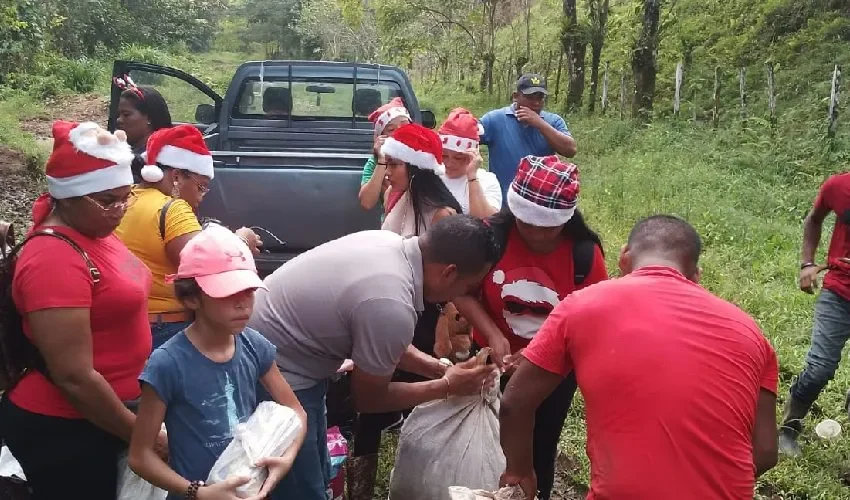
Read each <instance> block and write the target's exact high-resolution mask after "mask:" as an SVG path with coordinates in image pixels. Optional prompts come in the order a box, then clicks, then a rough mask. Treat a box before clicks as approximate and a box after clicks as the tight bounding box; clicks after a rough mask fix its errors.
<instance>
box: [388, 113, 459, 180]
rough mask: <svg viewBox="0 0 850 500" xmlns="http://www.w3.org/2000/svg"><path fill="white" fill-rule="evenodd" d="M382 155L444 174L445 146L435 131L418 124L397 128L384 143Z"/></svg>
mask: <svg viewBox="0 0 850 500" xmlns="http://www.w3.org/2000/svg"><path fill="white" fill-rule="evenodd" d="M381 154H382V155H384V156H389V157H392V158H395V159H396V160H400V161H403V162H405V163H409V164H411V165H413V166H416V167H419V168H421V169H423V170H431V171H433V172H434V173H435V174H438V175H440V174H443V173H444V172H445V171H446V170H445V167H444V166H443V144H442V142H440V136H438V135H437V133H436V132H434V131H433V130H430V129H427V128H425V127H423V126H422V125H419V124H418V123H408V124H407V125H402V126H401V127H399V128H397V129H396V130H395V132H393V135H391V136H390V137H388V138H387V140H386V141H384V145H383V146H381Z"/></svg>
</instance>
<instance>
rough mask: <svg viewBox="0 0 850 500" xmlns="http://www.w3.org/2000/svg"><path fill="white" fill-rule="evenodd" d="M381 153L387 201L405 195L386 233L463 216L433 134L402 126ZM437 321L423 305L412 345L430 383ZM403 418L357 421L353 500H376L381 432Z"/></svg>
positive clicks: (432, 308)
mask: <svg viewBox="0 0 850 500" xmlns="http://www.w3.org/2000/svg"><path fill="white" fill-rule="evenodd" d="M381 154H382V155H383V156H384V157H385V158H386V161H387V165H388V167H387V172H388V175H389V178H390V184H391V186H390V187H389V188H388V189H387V192H386V195H385V196H387V197H388V196H389V194H390V192H393V191H395V192H400V193H402V194H401V197H400V198H399V199H398V201H397V202H396V203H395V204H394V205H393V207H392V209H391V210H390V211H389V213H388V214H387V216H386V218H385V219H384V223H383V226H382V229H384V230H387V231H392V232H394V233H398V234H400V235H402V236H419V235H421V234H423V233H424V232H425V231H426V230H427V229H428V228H429V227H431V226H433V225H434V223H436V222H437V221H438V220H440V219H442V218H443V217H447V216H450V215H453V214H458V213H461V208H460V204H459V203H458V201H457V200H456V199H455V198H454V196H452V194H451V192H450V191H449V190H448V188H447V187H446V185H445V184H443V181H442V180H441V179H440V177H438V174H440V173H443V172H444V169H443V165H442V163H443V147H442V144H441V142H440V138H439V136H438V135H437V134H436V133H435V132H434V131H432V130H429V129H427V128H425V127H423V126H421V125H418V124H415V123H414V124H408V125H403V126H401V127H399V128H398V129H397V130H396V131H395V132H393V134H392V136H390V137H388V138H387V139H386V140H385V141H384V144H383V146H382V147H381ZM439 317H440V310H439V306H438V305H437V304H429V303H425V309H424V311H423V312H422V314H421V316H420V317H419V321H418V322H417V323H416V329H415V331H414V334H413V346H414V347H416V348H417V349H419V350H420V351H422V352H423V353H424V354H425V355H431V360H432V366H433V374H432V378H439V377H441V376H442V373H444V372H445V366H443V365H442V364H441V363H440V362H439V360H438V359H437V358H435V357H433V351H434V340H435V338H434V337H435V336H434V330H435V329H436V326H437V320H438V319H439ZM393 380H395V381H399V382H420V381H422V380H426V378H424V377H422V376H420V375H416V374H412V373H408V372H402V371H396V373H395V376H394V378H393ZM401 419H402V414H401V412H390V413H379V414H361V415H360V416H359V418H358V420H357V424H356V426H355V431H354V448H353V450H352V458H351V461H350V462H349V464H348V465H347V468H348V491H349V499H350V500H372V498H373V494H374V487H375V475H376V473H377V470H378V451H379V449H380V445H381V433H382V432H383V431H384V430H385V429H387V428H388V427H392V426H393V425H394V424H398V423H399V422H400V421H401Z"/></svg>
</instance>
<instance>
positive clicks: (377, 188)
mask: <svg viewBox="0 0 850 500" xmlns="http://www.w3.org/2000/svg"><path fill="white" fill-rule="evenodd" d="M369 121H371V122H372V123H374V124H375V129H374V130H375V132H374V144H373V146H372V156H371V157H369V159H368V160H366V164H365V165H363V175H362V176H361V178H360V193H358V198H359V199H360V206H361V207H363V210H371V209H372V208H373V207H374V206H375V205H380V207H381V212H382V214H381V220H383V217H384V215H386V214H385V212H384V207H385V205H384V192H385V191H386V189H387V187H388V184H387V179H386V177H387V159H386V157H384V155H382V154H381V146H383V145H384V141H386V140H387V137H389V136H390V135H391V134H392V133H393V132H395V131H396V129H398V128H399V127H401V126H402V125H407V124H408V123H410V113H409V112H408V111H407V108H406V107H405V106H404V102H403V101H402V100H401V97H396V98H394V99H393V100H391V101H390V102H388V103H386V104H384V105H383V106H381V107H379V108H378V109H376V110H375V111H373V112H372V114H370V115H369ZM400 194H401V193H398V192H397V193H396V194H395V195H394V196H395V197H397V196H398V195H400Z"/></svg>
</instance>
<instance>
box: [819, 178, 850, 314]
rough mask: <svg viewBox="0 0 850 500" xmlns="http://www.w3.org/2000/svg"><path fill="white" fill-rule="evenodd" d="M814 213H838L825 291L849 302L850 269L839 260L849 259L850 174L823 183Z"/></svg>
mask: <svg viewBox="0 0 850 500" xmlns="http://www.w3.org/2000/svg"><path fill="white" fill-rule="evenodd" d="M815 210H829V211H831V212H833V213H835V228H834V229H833V231H832V240H830V242H829V252H828V254H827V263H828V264H829V265H830V270H829V271H828V272H827V273H826V276H824V279H823V287H824V288H826V289H827V290H831V291H833V292H835V293H837V294H838V295H840V296H841V297H843V298H844V299H845V300H850V265H848V264H845V263H843V262H841V261H839V260H838V259H840V258H841V257H850V173H844V174H837V175H833V176H832V177H830V178H829V179H827V180H826V182H824V183H823V185H822V186H821V188H820V191H819V192H818V197H817V199H815Z"/></svg>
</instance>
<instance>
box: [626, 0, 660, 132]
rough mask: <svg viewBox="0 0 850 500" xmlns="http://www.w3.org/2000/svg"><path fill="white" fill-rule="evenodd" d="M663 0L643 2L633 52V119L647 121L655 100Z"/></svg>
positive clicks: (646, 0)
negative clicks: (640, 20)
mask: <svg viewBox="0 0 850 500" xmlns="http://www.w3.org/2000/svg"><path fill="white" fill-rule="evenodd" d="M661 3H662V0H643V22H642V23H641V30H640V35H639V36H638V38H637V41H636V42H635V48H634V51H633V52H632V74H633V75H634V85H635V93H634V97H633V98H632V117H633V118H640V119H643V120H646V119H648V118H649V116H650V114H651V112H652V101H653V99H654V98H655V75H656V72H657V71H658V27H659V17H660V13H661Z"/></svg>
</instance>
